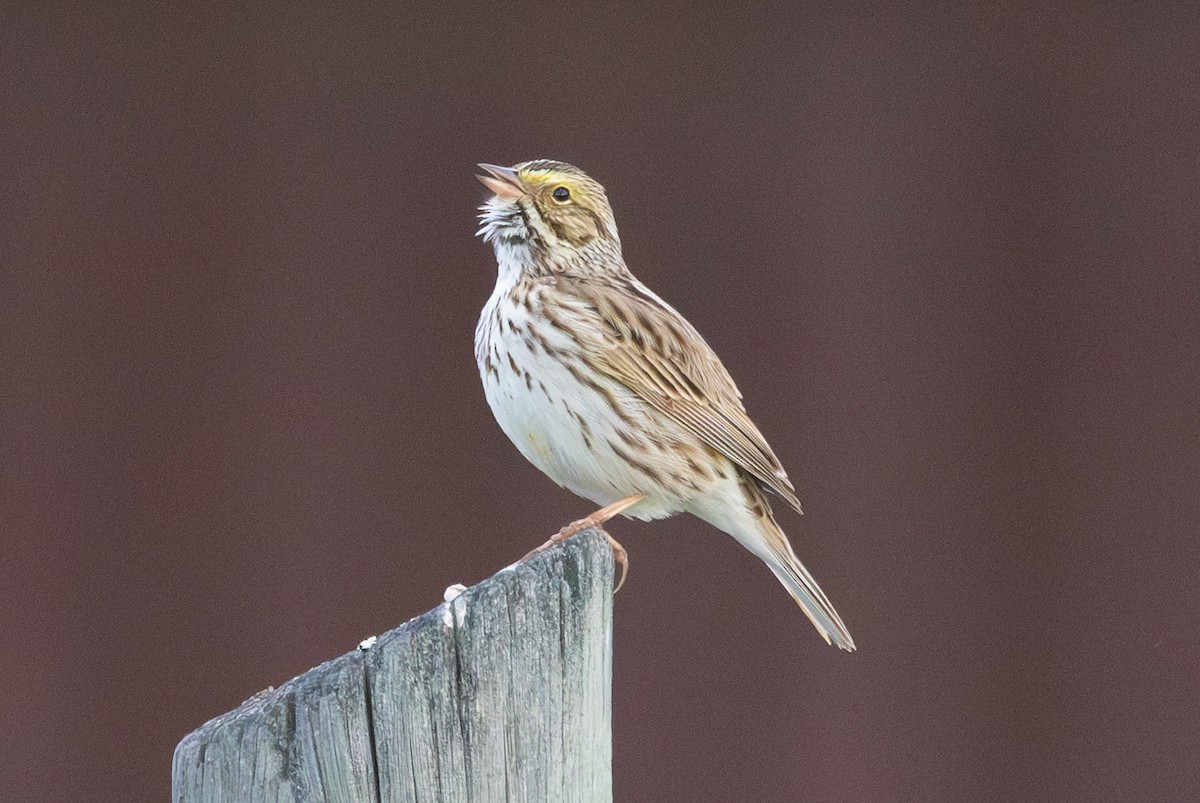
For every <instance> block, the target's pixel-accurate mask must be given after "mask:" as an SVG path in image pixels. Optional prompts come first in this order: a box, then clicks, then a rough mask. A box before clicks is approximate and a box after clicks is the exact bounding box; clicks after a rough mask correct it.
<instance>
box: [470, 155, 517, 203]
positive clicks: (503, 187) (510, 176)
mask: <svg viewBox="0 0 1200 803" xmlns="http://www.w3.org/2000/svg"><path fill="white" fill-rule="evenodd" d="M479 166H480V167H481V168H483V169H484V170H486V171H487V172H488V173H491V175H489V176H476V177H475V178H477V179H479V180H480V181H482V182H483V186H485V187H487V188H488V189H489V190H491V191H492V192H494V193H496V195H498V196H500V197H501V198H504V199H506V200H515V199H517V198H520V197H521V196H522V195H524V194H525V188H524V187H523V186H521V179H520V177H519V176H517V171H516V170H513V169H512V168H511V167H500V165H490V164H486V163H480V165H479Z"/></svg>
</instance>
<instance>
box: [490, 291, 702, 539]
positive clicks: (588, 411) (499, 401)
mask: <svg viewBox="0 0 1200 803" xmlns="http://www.w3.org/2000/svg"><path fill="white" fill-rule="evenodd" d="M499 305H504V307H503V308H500V307H499ZM498 310H499V311H500V312H501V313H502V314H501V315H499V316H497V311H498ZM528 315H529V313H528V312H527V310H526V309H525V308H524V306H521V305H514V304H512V303H510V302H509V300H508V298H507V295H506V294H504V293H503V292H502V288H500V287H497V293H496V294H493V296H492V298H491V299H490V300H489V302H488V304H487V306H486V307H484V310H483V316H482V317H481V318H480V322H479V328H478V330H477V332H476V349H475V351H476V359H477V361H478V363H479V371H480V375H481V377H482V378H483V388H484V394H485V395H486V397H487V401H488V404H489V405H490V406H491V408H492V413H493V414H494V415H495V416H496V421H497V422H498V423H499V424H500V428H501V429H503V430H504V434H506V435H508V437H509V439H510V440H511V441H512V442H513V443H514V444H515V445H516V447H517V449H519V450H520V452H521V454H523V455H525V458H526V459H527V460H529V462H531V463H533V464H534V465H535V466H537V467H538V468H539V469H541V471H542V472H543V473H544V474H546V475H547V476H548V477H550V478H551V479H552V480H554V481H555V482H557V483H558V484H559V485H561V486H563V487H565V488H567V489H568V490H570V491H572V492H574V493H576V494H578V495H580V496H582V497H584V498H586V499H590V500H591V501H593V502H595V503H596V504H597V505H607V504H609V503H610V502H615V501H616V500H618V499H623V498H625V497H627V496H631V495H633V494H638V493H642V494H646V496H647V499H646V500H645V501H643V502H641V503H639V504H638V505H636V506H635V507H633V508H631V509H630V510H629V511H628V513H627V515H631V516H634V517H636V518H640V519H656V518H662V517H664V516H669V515H671V514H673V513H677V512H679V511H680V510H682V509H683V508H684V503H683V500H681V499H679V498H676V497H674V496H670V495H667V494H665V493H664V492H663V490H662V489H661V487H659V486H658V485H657V484H656V483H655V482H654V481H653V479H652V477H653V475H654V474H653V473H654V472H657V471H659V470H666V466H663V465H661V464H663V463H665V462H666V460H667V458H668V457H669V455H667V454H665V453H661V452H657V451H656V450H651V451H652V454H651V456H649V457H644V455H643V452H641V451H636V450H634V449H633V448H632V447H631V446H630V445H629V444H628V443H627V442H626V441H625V440H623V439H622V438H621V437H620V436H619V435H618V434H617V433H618V432H624V433H626V435H627V436H629V437H633V433H632V432H631V431H630V426H629V424H628V423H627V422H626V420H625V419H626V418H628V417H643V416H646V415H647V411H646V410H644V409H643V405H642V403H641V402H640V401H639V400H638V399H636V398H635V397H634V396H633V395H632V394H631V393H629V392H628V391H627V390H626V389H624V388H623V387H621V386H619V385H617V384H616V383H612V382H607V381H605V380H603V379H598V380H597V384H599V385H600V386H601V387H602V388H603V391H600V390H597V389H596V388H593V387H589V386H588V385H587V384H584V383H581V382H580V381H579V380H577V379H576V378H575V376H574V375H573V374H572V373H571V371H570V370H569V369H568V368H567V367H566V364H565V363H564V362H563V361H562V360H563V359H564V357H557V356H556V357H551V356H550V355H549V354H547V352H546V350H545V349H544V348H543V347H542V346H539V345H537V344H536V343H534V342H533V341H532V340H531V339H530V338H529V337H528V336H527V334H525V332H526V331H527V329H528V327H529V326H530V323H531V322H530V321H529V317H528ZM501 319H504V320H506V321H508V322H509V323H506V324H501V323H500V320H501ZM511 324H515V327H514V326H512V325H511ZM534 325H537V326H538V332H539V333H540V334H541V335H542V337H544V338H545V339H546V341H547V342H548V343H549V344H550V346H551V347H552V348H553V349H556V350H562V351H564V352H567V353H574V348H575V347H574V344H573V342H572V341H571V339H570V338H569V337H568V336H567V335H566V334H565V333H562V332H560V331H558V330H556V329H554V328H552V327H549V326H547V325H546V324H545V323H544V322H541V323H536V322H535V324H534ZM577 364H578V363H577ZM614 402H615V403H616V404H617V405H619V410H618V409H614V406H613V405H614ZM622 454H624V455H629V454H635V455H636V456H637V457H638V459H640V460H641V461H642V465H643V469H642V470H639V469H638V468H636V467H634V466H632V465H631V464H630V462H629V461H628V460H627V459H625V458H624V457H623V456H622ZM646 469H649V471H650V472H651V473H650V474H647V473H646Z"/></svg>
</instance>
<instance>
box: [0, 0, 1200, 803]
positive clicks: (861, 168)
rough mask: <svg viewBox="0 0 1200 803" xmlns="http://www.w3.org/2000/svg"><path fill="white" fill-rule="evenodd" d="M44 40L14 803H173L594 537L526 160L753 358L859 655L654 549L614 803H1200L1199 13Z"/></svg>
mask: <svg viewBox="0 0 1200 803" xmlns="http://www.w3.org/2000/svg"><path fill="white" fill-rule="evenodd" d="M812 5H813V6H814V8H819V7H821V6H823V5H824V4H812ZM3 17H4V18H3V22H2V24H0V76H2V77H0V93H2V94H0V104H2V106H0V160H2V164H0V168H2V174H3V178H2V179H0V193H2V196H0V197H2V199H3V209H2V210H0V211H2V218H0V227H2V228H0V237H2V240H0V259H2V262H3V274H2V286H0V316H2V317H0V327H2V335H3V349H2V352H0V353H2V355H3V363H2V370H3V373H2V387H0V393H2V398H3V406H2V407H0V413H2V416H3V418H2V422H0V423H2V427H3V428H2V430H0V432H2V435H0V437H2V441H0V446H2V448H3V455H2V458H3V459H2V465H0V470H2V471H3V472H4V473H3V484H2V486H0V493H2V498H0V526H2V531H3V562H2V564H0V574H2V576H0V627H2V629H0V676H2V677H3V678H4V688H3V692H2V693H0V755H2V756H3V760H2V767H0V799H2V800H5V801H9V800H11V801H17V800H22V801H32V800H46V801H50V800H95V801H125V800H151V799H158V800H162V799H164V798H165V797H166V796H167V794H168V788H169V766H170V759H171V751H172V748H173V746H174V744H175V742H176V741H177V740H178V739H179V738H180V737H181V736H183V734H184V733H185V732H187V731H188V730H190V729H192V728H193V727H195V726H197V725H199V724H200V723H202V722H203V721H204V720H206V719H207V718H209V717H211V716H214V715H216V714H218V713H221V712H223V711H225V710H227V709H229V708H231V707H233V706H235V705H237V704H238V703H239V702H240V701H241V700H242V699H243V698H245V697H247V696H249V695H250V694H253V693H254V692H256V691H257V690H259V689H261V688H263V687H265V686H267V685H268V684H278V683H280V682H282V681H284V680H286V679H288V678H290V677H292V676H293V675H296V674H298V673H300V672H302V671H304V670H306V669H308V668H309V667H310V666H312V665H314V664H316V663H318V662H320V661H322V660H324V659H326V658H329V657H331V656H333V655H336V654H339V653H341V652H344V651H346V650H348V649H350V648H352V647H353V645H354V644H355V643H356V642H357V641H358V640H359V639H361V638H362V637H364V636H366V635H369V634H371V633H377V632H380V631H383V630H385V629H387V628H388V627H390V626H393V625H395V624H397V623H399V622H401V621H403V620H405V619H407V618H408V617H410V616H412V615H414V614H417V613H420V612H422V611H424V610H425V609H427V608H429V607H432V606H433V605H435V604H436V603H437V602H439V601H440V599H441V592H442V589H443V588H444V587H445V586H446V585H448V584H450V583H453V582H456V581H464V582H474V581H477V580H479V579H481V578H483V577H485V576H487V575H488V574H490V573H491V572H493V571H495V570H496V569H498V568H499V567H501V566H503V565H505V564H507V563H509V562H510V561H512V560H513V559H514V558H515V557H517V556H519V555H521V554H522V553H524V552H525V550H527V549H528V548H529V547H530V546H532V545H533V544H534V543H536V542H538V541H540V540H541V539H542V538H543V537H544V536H545V535H546V534H548V533H549V532H551V531H552V530H554V529H555V528H557V527H558V526H559V525H561V524H562V523H564V522H566V521H568V520H570V519H572V518H574V517H577V516H578V515H580V514H581V513H583V512H586V511H587V509H588V505H587V504H586V503H584V502H583V501H582V500H579V499H576V498H574V497H572V496H570V495H569V494H567V493H566V492H565V491H560V490H558V489H557V488H556V487H555V486H554V485H553V484H552V483H551V482H550V481H548V480H547V479H545V478H544V477H542V476H541V475H539V474H538V473H537V472H536V471H535V470H534V469H533V468H531V467H530V466H528V465H526V464H525V463H524V461H523V460H522V459H521V458H520V456H519V455H518V454H517V452H516V450H515V449H514V448H513V447H512V446H511V445H510V444H509V443H508V442H507V441H506V440H505V438H504V436H503V435H502V433H501V432H500V430H499V429H498V427H497V426H496V425H495V423H494V422H493V421H492V418H491V415H490V413H489V411H488V409H487V407H486V405H485V403H484V400H483V395H482V392H481V389H480V387H479V380H478V377H477V375H476V370H475V365H474V362H473V358H472V334H473V329H474V325H475V318H476V315H477V313H478V310H479V308H480V307H481V306H482V304H483V302H484V300H485V299H486V297H487V295H488V293H489V292H490V289H491V285H492V282H493V280H494V276H495V266H494V262H493V259H492V255H491V253H490V251H489V249H488V248H487V247H486V246H484V245H483V244H482V243H481V242H479V241H478V240H477V239H475V238H473V237H472V233H473V231H474V227H475V222H474V218H473V214H474V207H475V206H476V205H477V204H478V203H479V202H480V201H481V200H482V198H483V197H484V190H483V189H482V187H480V186H479V185H478V184H477V183H476V182H475V180H474V178H473V177H472V175H473V172H474V171H473V165H474V163H475V162H478V161H494V162H500V163H506V164H507V163H512V162H516V161H519V160H522V159H528V158H533V157H555V158H561V159H566V160H569V161H572V162H575V163H577V164H579V165H581V166H583V167H584V168H585V169H587V170H589V171H590V172H592V173H593V174H594V175H595V176H596V177H597V178H599V179H600V180H601V181H603V182H604V183H605V184H606V185H607V186H608V188H609V193H610V196H611V198H612V200H613V202H614V205H615V207H616V212H617V218H618V222H619V224H620V226H621V234H622V237H623V240H624V242H625V247H626V256H627V258H628V261H629V263H630V264H631V266H632V267H633V270H634V271H635V272H637V273H638V274H639V275H640V277H641V278H642V279H644V280H645V281H646V282H647V283H648V284H649V285H650V286H651V287H653V288H655V289H656V290H657V291H658V292H659V293H661V294H662V295H663V296H665V297H666V298H667V299H668V300H670V301H672V302H673V303H674V304H675V305H676V306H677V307H678V308H679V309H680V310H682V311H683V312H684V314H686V315H687V316H688V317H689V318H690V319H691V320H692V322H693V323H695V324H696V325H697V327H699V329H700V330H701V331H703V332H704V333H705V334H706V336H707V337H708V338H709V340H710V342H711V343H712V345H713V346H714V348H715V349H716V350H717V352H718V353H720V354H721V355H722V356H723V357H724V359H725V361H726V363H727V364H728V365H729V367H730V369H731V371H732V372H733V374H734V376H735V377H736V378H737V380H738V382H739V383H740V385H741V387H742V390H743V391H744V392H745V394H746V398H747V400H748V405H749V409H750V411H751V413H752V414H753V415H754V416H755V418H756V419H757V420H758V422H759V424H760V425H761V428H762V429H763V431H764V432H765V433H766V434H767V436H768V438H769V439H770V440H771V441H772V443H773V444H774V447H775V450H776V451H777V452H778V453H779V455H780V456H781V458H782V459H783V462H784V463H785V465H787V466H788V468H789V471H790V472H791V475H792V477H793V479H794V480H795V483H796V485H797V487H798V488H799V489H800V496H801V498H802V499H803V501H804V503H805V507H806V511H807V514H808V515H806V516H805V517H804V518H803V519H802V520H801V519H798V518H796V517H794V516H788V515H784V516H783V522H784V524H785V527H786V528H787V529H788V530H789V531H790V532H791V534H792V537H793V539H794V540H795V541H796V543H797V547H798V551H799V552H800V554H801V555H802V556H803V557H804V559H805V560H806V561H807V563H808V565H809V566H810V567H812V568H813V570H814V572H815V573H816V574H817V576H818V577H819V578H820V579H821V581H822V583H823V585H824V586H825V588H826V589H827V591H828V592H829V595H830V596H831V597H832V598H833V599H834V600H835V602H836V604H837V606H838V608H839V610H840V611H841V612H842V614H843V615H844V617H845V619H846V621H847V622H848V623H849V625H850V627H851V630H852V631H853V633H854V635H855V637H856V639H857V640H858V643H859V645H860V647H861V649H860V651H859V652H858V653H856V654H854V655H846V654H843V653H839V652H838V651H836V650H832V649H830V648H828V647H826V646H824V645H823V644H822V643H821V642H820V641H819V640H818V638H817V637H816V635H815V634H814V633H813V631H812V628H811V627H810V626H809V624H808V623H807V621H806V620H805V619H804V617H803V616H801V615H800V613H799V611H797V610H796V609H795V606H794V605H793V604H792V603H791V602H790V600H789V599H788V597H787V595H786V594H785V593H784V592H783V591H782V589H781V588H779V587H778V585H777V584H776V582H775V581H774V580H773V579H772V578H771V577H770V575H769V573H768V572H767V571H766V570H765V569H764V568H763V567H762V566H761V565H759V564H758V563H757V562H756V561H755V560H754V559H753V558H751V557H750V556H749V555H748V554H746V553H744V552H742V551H740V550H739V549H738V548H737V547H736V546H735V545H734V544H733V543H732V541H730V540H729V539H727V538H725V537H723V536H721V535H720V534H719V533H717V532H716V531H714V530H712V529H711V528H709V527H707V526H706V525H703V524H701V523H700V522H698V521H696V520H693V519H689V518H678V519H674V520H670V521H666V522H658V523H654V524H650V525H646V524H641V523H632V522H619V523H616V524H615V525H614V527H613V529H614V531H615V532H616V533H617V534H618V535H619V536H620V537H621V538H622V540H623V541H624V542H625V544H626V546H628V547H629V549H630V552H631V555H632V561H633V572H632V575H631V579H630V583H629V585H628V587H627V590H625V591H623V592H622V593H621V594H620V595H619V597H618V598H617V607H616V616H617V620H616V621H617V631H616V642H615V673H616V677H615V691H614V720H615V733H616V735H615V745H614V750H615V758H614V774H615V785H616V796H617V799H618V800H621V801H659V800H672V801H674V800H680V801H691V800H704V801H709V800H712V801H747V800H754V801H788V800H797V799H800V798H803V797H810V798H812V799H818V800H913V799H926V800H970V799H991V800H1013V799H1028V798H1033V799H1041V800H1068V799H1079V800H1082V799H1089V800H1099V799H1113V800H1118V799H1147V800H1150V799H1183V798H1186V797H1194V796H1196V795H1197V794H1200V760H1198V758H1197V757H1198V756H1200V697H1198V692H1200V595H1198V594H1197V584H1198V581H1200V555H1198V553H1197V538H1196V534H1197V529H1198V527H1200V494H1198V492H1197V490H1198V485H1200V437H1198V434H1197V433H1198V424H1200V421H1198V419H1200V416H1198V412H1200V411H1198V409H1197V406H1198V405H1197V403H1196V398H1197V392H1198V391H1200V374H1198V367H1197V366H1198V361H1200V324H1198V317H1197V306H1198V299H1200V278H1198V276H1197V267H1198V265H1197V262H1198V257H1200V246H1198V242H1200V241H1198V238H1197V224H1198V223H1200V213H1198V211H1197V206H1198V202H1200V161H1198V160H1200V156H1198V154H1200V132H1198V129H1197V126H1196V123H1197V116H1198V111H1197V109H1198V106H1197V100H1196V89H1197V76H1198V75H1200V72H1198V68H1200V20H1198V19H1197V18H1196V17H1176V18H1168V17H1149V16H1142V15H1136V14H1134V13H1133V12H1132V11H1130V10H1121V9H1120V8H1118V7H1116V6H1108V7H1106V8H1105V10H1100V11H1090V12H1073V13H1065V12H1064V13H1058V12H1055V13H1050V12H1039V13H1036V14H1035V13H1029V12H1025V11H1018V10H1017V9H1016V7H1015V4H1014V7H1013V8H1011V9H1009V10H1007V11H979V12H973V13H962V12H958V13H955V14H953V15H949V14H945V13H934V12H932V11H930V12H928V13H924V14H915V13H910V14H904V15H892V16H878V15H875V14H868V13H858V14H852V15H851V14H847V15H844V16H828V15H826V14H824V13H820V12H819V11H816V10H814V9H808V10H805V9H797V10H795V11H793V12H787V13H784V12H782V11H780V10H741V11H736V12H734V11H729V12H725V13H715V12H706V13H704V14H700V13H696V12H693V13H691V14H687V15H685V14H683V13H682V12H680V13H675V12H669V11H666V10H658V11H654V12H650V11H632V10H628V11H620V12H618V11H614V10H598V9H597V10H591V11H585V10H581V9H577V8H574V7H573V6H568V5H566V4H551V3H546V4H542V5H537V6H529V7H518V6H513V5H511V4H507V5H505V6H504V7H503V9H497V10H491V11H484V10H469V9H459V10H455V11H450V10H440V11H435V10H430V9H424V10H421V9H413V8H411V7H408V4H405V3H393V4H387V5H386V6H381V7H377V8H372V9H370V10H349V9H340V10H337V11H332V10H330V11H312V10H298V9H294V8H291V7H290V6H288V5H285V4H280V5H279V6H278V7H270V6H265V5H264V6H259V7H258V8H257V9H256V10H249V11H247V10H242V9H235V8H234V7H229V8H224V9H221V8H210V7H208V4H199V3H197V4H194V7H193V8H190V9H182V8H180V9H176V10H174V11H163V10H160V9H159V8H158V5H157V4H155V5H153V6H147V7H146V8H136V7H134V6H125V7H124V10H122V11H109V12H103V11H97V10H85V9H75V10H69V11H52V10H46V9H45V8H44V7H42V6H41V5H40V4H39V5H38V6H31V7H30V8H29V9H27V10H25V11H14V10H9V11H6V12H4V14H3ZM480 533H488V534H489V535H487V536H486V537H481V536H480V535H479V534H480Z"/></svg>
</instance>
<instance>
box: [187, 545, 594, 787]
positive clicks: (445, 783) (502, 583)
mask: <svg viewBox="0 0 1200 803" xmlns="http://www.w3.org/2000/svg"><path fill="white" fill-rule="evenodd" d="M612 587H613V561H612V551H611V549H610V547H609V545H608V542H607V541H606V540H605V538H604V537H603V535H601V534H600V533H598V532H595V531H585V532H583V533H580V534H579V535H578V536H576V537H574V538H571V539H570V540H568V541H567V542H566V543H564V544H561V545H559V546H556V547H554V548H553V549H550V550H547V551H546V552H545V553H543V554H541V555H539V556H537V557H536V558H534V559H532V560H530V561H529V562H527V563H523V564H518V565H516V566H514V567H510V568H508V569H505V570H503V571H501V572H500V573H498V574H496V575H494V576H493V577H491V578H489V579H487V580H485V581H483V582H482V583H480V584H479V585H476V586H474V587H472V588H469V589H467V590H466V591H464V592H463V593H462V594H461V595H460V596H458V597H457V598H455V599H454V600H453V601H451V602H449V603H445V604H443V605H441V606H439V607H438V608H435V609H434V610H432V611H429V612H428V613H426V614H424V615H423V616H419V617H417V618H416V619H413V620H412V621H410V622H408V623H406V624H404V625H401V626H400V627H398V628H396V629H395V630H392V631H391V632H389V633H386V634H385V635H382V636H380V637H379V638H378V639H377V640H375V641H374V643H373V644H370V646H366V645H367V642H364V646H363V647H362V648H360V649H359V650H355V651H354V652H351V653H348V654H346V655H343V656H341V657H340V658H335V659H333V660H332V661H329V662H327V663H325V664H322V665H321V666H318V667H316V668H315V669H312V670H310V671H309V672H307V673H305V674H303V675H301V676H300V677H298V678H295V679H293V680H291V681H288V682H287V683H285V684H284V685H282V686H280V687H279V688H277V689H268V690H267V691H265V692H262V693H260V694H258V695H255V696H254V697H252V698H251V699H249V700H247V701H246V702H245V703H243V704H242V705H241V706H240V707H239V708H237V709H235V710H234V711H231V712H229V713H227V714H224V715H222V716H219V717H217V718H216V719H214V720H212V721H211V722H208V723H207V724H205V725H203V726H202V727H200V728H199V729H197V730H195V731H193V732H192V733H190V734H188V735H187V736H186V737H184V739H183V740H182V741H181V742H180V743H179V745H178V746H177V747H176V748H175V760H174V763H173V768H172V798H173V800H174V801H175V802H176V803H199V802H200V801H203V802H204V803H225V802H226V801H281V802H282V801H287V803H296V802H297V801H352V802H354V803H358V802H359V801H361V802H362V803H373V802H375V801H379V802H381V803H384V802H387V801H445V802H446V803H453V801H480V802H481V803H489V802H490V801H501V800H510V801H579V802H580V803H594V802H595V801H610V800H611V799H612V721H611V719H612V686H611V681H612V671H611V670H612Z"/></svg>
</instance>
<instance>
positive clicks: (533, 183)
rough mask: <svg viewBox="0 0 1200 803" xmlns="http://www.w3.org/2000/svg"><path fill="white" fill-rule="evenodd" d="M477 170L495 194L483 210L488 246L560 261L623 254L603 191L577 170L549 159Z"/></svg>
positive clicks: (483, 228) (482, 229)
mask: <svg viewBox="0 0 1200 803" xmlns="http://www.w3.org/2000/svg"><path fill="white" fill-rule="evenodd" d="M479 167H480V168H482V169H483V170H484V171H485V172H486V173H487V175H482V176H478V179H479V180H480V181H482V182H483V184H484V186H486V187H487V188H488V189H489V190H491V191H492V192H493V193H495V194H494V195H493V196H492V197H491V198H489V199H488V201H487V202H486V203H485V204H484V205H483V206H481V207H480V208H479V209H480V213H481V214H480V216H479V219H480V221H482V223H483V225H482V226H481V227H480V229H479V233H480V234H482V235H483V237H484V239H485V240H487V241H488V242H491V243H493V244H499V243H500V242H504V243H505V244H506V245H526V246H529V247H531V248H536V249H537V250H539V251H542V252H545V253H547V254H548V255H549V256H551V257H552V258H553V259H554V261H556V262H557V261H560V260H566V261H571V259H570V258H571V257H572V256H576V257H577V256H579V255H581V254H584V253H586V252H589V251H594V250H597V249H601V250H608V249H611V248H612V247H615V248H616V249H617V252H618V253H619V252H620V240H619V239H618V237H617V226H616V222H615V221H614V220H613V213H612V207H610V206H609V205H608V196H607V195H605V193H604V187H602V186H601V185H600V183H599V182H597V181H596V180H595V179H593V178H591V177H590V176H588V175H587V173H584V172H583V171H582V170H580V169H579V168H578V167H574V166H573V165H569V164H567V163H566V162H556V161H552V160H549V159H537V160H534V161H532V162H522V163H520V164H518V165H514V166H513V167H500V166H498V165H491V164H481V165H479Z"/></svg>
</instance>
